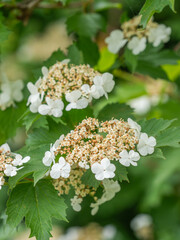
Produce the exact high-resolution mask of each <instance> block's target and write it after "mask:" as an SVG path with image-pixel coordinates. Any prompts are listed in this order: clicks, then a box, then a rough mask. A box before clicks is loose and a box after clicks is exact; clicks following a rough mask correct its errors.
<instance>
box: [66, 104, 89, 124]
mask: <svg viewBox="0 0 180 240" xmlns="http://www.w3.org/2000/svg"><path fill="white" fill-rule="evenodd" d="M88 117H93V110H92V108H91V107H90V106H88V107H87V108H85V109H81V110H79V109H72V110H71V111H66V112H64V114H63V116H62V120H63V121H64V122H65V123H67V125H68V126H69V127H71V128H74V127H75V126H76V125H77V124H78V123H80V122H81V121H82V120H84V119H85V118H88Z"/></svg>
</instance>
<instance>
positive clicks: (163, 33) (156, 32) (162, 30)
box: [148, 24, 171, 47]
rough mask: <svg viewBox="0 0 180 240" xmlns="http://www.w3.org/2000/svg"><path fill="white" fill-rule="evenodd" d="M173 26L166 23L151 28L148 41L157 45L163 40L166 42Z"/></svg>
mask: <svg viewBox="0 0 180 240" xmlns="http://www.w3.org/2000/svg"><path fill="white" fill-rule="evenodd" d="M170 34H171V28H170V27H166V26H165V25H164V24H160V25H158V26H157V27H156V28H151V29H150V30H149V34H148V41H149V42H150V43H152V44H153V46H154V47H157V46H159V45H160V44H161V42H163V43H166V42H168V41H169V39H170Z"/></svg>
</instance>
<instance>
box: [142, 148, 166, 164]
mask: <svg viewBox="0 0 180 240" xmlns="http://www.w3.org/2000/svg"><path fill="white" fill-rule="evenodd" d="M147 159H165V157H164V155H163V152H162V150H161V149H160V148H155V151H154V153H153V154H151V155H147V156H145V157H142V156H141V159H140V161H142V160H143V161H144V160H147Z"/></svg>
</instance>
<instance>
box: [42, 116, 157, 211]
mask: <svg viewBox="0 0 180 240" xmlns="http://www.w3.org/2000/svg"><path fill="white" fill-rule="evenodd" d="M155 146H156V139H155V138H154V137H152V136H150V137H148V135H147V134H146V133H141V126H140V125H138V124H137V123H136V122H134V121H133V120H132V119H130V118H129V119H128V121H127V122H125V121H123V120H122V119H121V120H117V119H112V120H109V121H105V122H99V121H98V120H97V119H95V118H87V119H85V120H83V121H82V122H81V123H80V124H79V125H78V126H77V127H76V128H75V129H74V130H71V131H70V133H68V134H67V135H66V136H64V135H61V136H60V138H59V139H58V140H57V141H56V142H55V143H54V144H53V145H52V144H51V147H50V151H47V152H45V155H44V158H43V160H42V161H43V164H44V165H46V166H49V167H50V171H49V174H50V176H51V178H52V179H56V180H55V181H54V186H55V188H56V189H57V190H58V191H59V193H60V194H68V193H69V190H70V187H73V188H74V190H75V197H74V198H73V199H72V200H71V203H72V206H73V208H74V209H75V210H77V211H80V210H81V206H80V204H81V202H82V198H83V197H85V196H86V195H91V196H93V197H94V200H95V203H92V204H91V207H92V208H93V210H92V214H95V213H96V212H97V210H98V208H99V205H100V204H102V203H104V202H105V201H109V200H110V199H111V198H112V197H113V196H115V193H116V192H118V191H120V186H119V184H118V182H117V181H114V180H113V178H114V177H115V174H116V166H115V164H113V162H119V164H121V165H123V166H126V167H129V166H130V165H133V166H137V161H138V160H139V159H140V155H142V156H146V155H148V154H152V153H153V152H154V147H155ZM86 171H91V172H92V174H94V178H95V179H96V180H98V181H102V185H103V186H104V193H103V195H102V198H101V199H99V200H97V198H96V197H95V196H94V194H95V189H93V188H90V187H89V186H85V184H83V181H82V179H81V178H82V176H83V175H84V173H85V172H86ZM110 179H111V180H110ZM100 183H101V182H100ZM107 189H108V190H107Z"/></svg>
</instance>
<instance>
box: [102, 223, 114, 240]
mask: <svg viewBox="0 0 180 240" xmlns="http://www.w3.org/2000/svg"><path fill="white" fill-rule="evenodd" d="M116 233H117V230H116V228H115V227H114V226H113V225H111V224H109V225H106V226H105V227H103V230H102V236H103V237H102V239H103V240H112V239H115V236H116Z"/></svg>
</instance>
